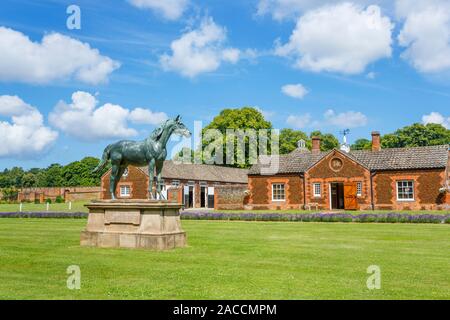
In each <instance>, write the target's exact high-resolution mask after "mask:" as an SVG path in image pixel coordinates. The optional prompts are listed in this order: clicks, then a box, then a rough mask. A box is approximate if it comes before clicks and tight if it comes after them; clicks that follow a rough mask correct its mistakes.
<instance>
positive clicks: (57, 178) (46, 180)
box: [38, 163, 64, 187]
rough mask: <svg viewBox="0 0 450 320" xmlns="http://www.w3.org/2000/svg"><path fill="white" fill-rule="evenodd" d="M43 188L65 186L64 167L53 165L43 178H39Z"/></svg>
mask: <svg viewBox="0 0 450 320" xmlns="http://www.w3.org/2000/svg"><path fill="white" fill-rule="evenodd" d="M39 178H40V179H43V181H40V183H41V184H43V185H42V187H62V186H64V179H63V166H61V165H60V164H58V163H53V164H51V165H50V166H49V167H48V168H47V169H46V170H45V171H44V175H43V177H38V180H39Z"/></svg>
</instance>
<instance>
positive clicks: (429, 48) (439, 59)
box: [396, 0, 450, 73]
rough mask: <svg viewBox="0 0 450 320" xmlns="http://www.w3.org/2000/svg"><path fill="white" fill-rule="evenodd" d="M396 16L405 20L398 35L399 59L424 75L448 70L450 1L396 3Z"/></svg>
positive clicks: (418, 0)
mask: <svg viewBox="0 0 450 320" xmlns="http://www.w3.org/2000/svg"><path fill="white" fill-rule="evenodd" d="M396 10H397V15H398V16H399V18H402V19H405V23H404V25H403V28H402V30H401V31H400V34H399V36H398V41H399V44H400V45H401V46H403V47H405V48H406V50H405V51H404V52H403V53H402V57H403V58H404V59H405V60H407V61H408V62H409V63H410V64H411V65H412V66H413V67H414V68H416V69H417V70H418V71H419V72H423V73H436V72H441V71H445V70H450V2H449V1H440V0H426V1H424V0H413V1H411V0H408V1H405V0H398V1H397V6H396Z"/></svg>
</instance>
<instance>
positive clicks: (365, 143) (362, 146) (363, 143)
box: [350, 138, 372, 150]
mask: <svg viewBox="0 0 450 320" xmlns="http://www.w3.org/2000/svg"><path fill="white" fill-rule="evenodd" d="M371 148H372V141H370V140H367V139H364V138H363V139H358V140H356V141H355V143H353V144H352V145H351V147H350V149H351V150H370V149H371Z"/></svg>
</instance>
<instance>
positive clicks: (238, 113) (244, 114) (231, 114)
mask: <svg viewBox="0 0 450 320" xmlns="http://www.w3.org/2000/svg"><path fill="white" fill-rule="evenodd" d="M229 129H234V130H248V129H254V130H255V132H256V134H258V132H259V130H261V129H269V130H270V129H272V123H270V121H267V120H266V119H265V118H264V116H263V114H262V113H261V112H260V111H259V110H257V109H256V108H253V107H243V108H240V109H224V110H222V111H221V112H220V114H219V115H218V116H216V117H215V118H214V119H213V120H212V121H211V123H209V124H208V125H207V126H206V127H205V128H204V129H203V132H202V133H203V141H202V149H203V156H204V158H203V161H206V162H208V160H207V159H205V154H211V155H212V156H216V155H218V154H217V153H216V151H215V150H216V149H215V147H217V148H218V149H217V150H220V149H222V155H223V156H219V155H218V156H219V158H222V159H223V160H222V161H223V164H227V163H228V164H229V165H232V166H235V167H242V168H246V167H249V166H250V165H251V163H250V160H249V154H250V152H251V151H250V150H251V148H252V147H253V145H252V144H251V143H250V139H251V138H250V137H249V136H245V137H244V139H243V140H244V146H245V147H244V150H245V154H241V153H239V148H238V138H237V136H236V135H237V134H238V132H237V131H235V133H234V134H235V135H229V134H228V133H229V132H227V131H228V130H229ZM217 131H218V132H220V134H221V135H222V139H220V140H216V139H215V136H214V135H213V134H214V132H217ZM268 137H270V133H269V134H268ZM214 142H215V143H217V145H216V146H215V145H214ZM227 144H228V145H233V146H234V151H233V152H234V153H233V154H232V155H231V154H227ZM258 151H259V150H258V149H257V150H256V152H258ZM227 159H228V161H227ZM229 159H234V164H230V160H229ZM240 159H243V160H244V161H239V160H240Z"/></svg>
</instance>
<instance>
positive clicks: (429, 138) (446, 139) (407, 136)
mask: <svg viewBox="0 0 450 320" xmlns="http://www.w3.org/2000/svg"><path fill="white" fill-rule="evenodd" d="M449 143H450V130H449V129H446V128H444V127H443V126H442V125H440V124H434V123H429V124H427V125H423V124H420V123H414V124H413V125H411V126H406V127H403V128H401V129H398V130H397V131H395V132H394V133H391V134H386V135H384V136H382V137H381V145H382V147H383V148H404V147H422V146H435V145H442V144H449Z"/></svg>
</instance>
